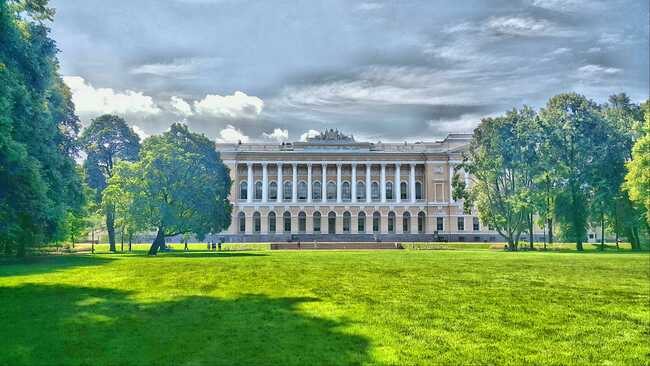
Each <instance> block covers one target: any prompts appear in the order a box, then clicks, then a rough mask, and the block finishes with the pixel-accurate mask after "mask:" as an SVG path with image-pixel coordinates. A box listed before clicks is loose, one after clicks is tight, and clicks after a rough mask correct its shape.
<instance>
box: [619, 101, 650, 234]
mask: <svg viewBox="0 0 650 366" xmlns="http://www.w3.org/2000/svg"><path fill="white" fill-rule="evenodd" d="M643 109H644V113H645V122H644V127H643V136H642V137H641V138H639V139H638V140H637V141H636V143H635V144H634V148H633V149H632V159H631V160H630V161H629V162H628V163H627V169H628V172H627V175H626V176H625V185H624V187H625V191H626V192H629V195H630V198H631V199H632V201H634V202H636V203H637V204H638V205H639V206H641V207H643V208H644V209H645V213H646V223H647V224H648V225H650V100H649V101H646V102H645V103H644V104H643Z"/></svg>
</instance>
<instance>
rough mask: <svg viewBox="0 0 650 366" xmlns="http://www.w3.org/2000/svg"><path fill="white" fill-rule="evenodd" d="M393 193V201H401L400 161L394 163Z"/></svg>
mask: <svg viewBox="0 0 650 366" xmlns="http://www.w3.org/2000/svg"><path fill="white" fill-rule="evenodd" d="M393 192H394V193H395V202H401V201H402V173H401V172H400V163H396V164H395V183H394V184H393Z"/></svg>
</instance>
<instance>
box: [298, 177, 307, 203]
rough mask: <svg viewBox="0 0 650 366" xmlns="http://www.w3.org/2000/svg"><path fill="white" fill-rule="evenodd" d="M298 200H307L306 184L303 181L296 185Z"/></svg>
mask: <svg viewBox="0 0 650 366" xmlns="http://www.w3.org/2000/svg"><path fill="white" fill-rule="evenodd" d="M298 199H299V200H301V201H304V200H306V199H307V183H305V182H303V181H301V182H300V183H298Z"/></svg>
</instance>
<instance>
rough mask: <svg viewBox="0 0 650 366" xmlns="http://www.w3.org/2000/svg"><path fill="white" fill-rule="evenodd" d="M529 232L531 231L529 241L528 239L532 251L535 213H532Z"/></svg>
mask: <svg viewBox="0 0 650 366" xmlns="http://www.w3.org/2000/svg"><path fill="white" fill-rule="evenodd" d="M528 230H529V231H530V235H529V237H530V238H529V239H528V245H529V246H530V249H533V248H534V246H533V239H534V238H533V213H532V212H531V213H530V222H528Z"/></svg>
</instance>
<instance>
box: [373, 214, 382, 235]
mask: <svg viewBox="0 0 650 366" xmlns="http://www.w3.org/2000/svg"><path fill="white" fill-rule="evenodd" d="M380 225H381V214H380V213H379V212H377V211H375V212H374V213H373V214H372V232H373V233H378V232H379V229H380V227H381V226H380Z"/></svg>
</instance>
